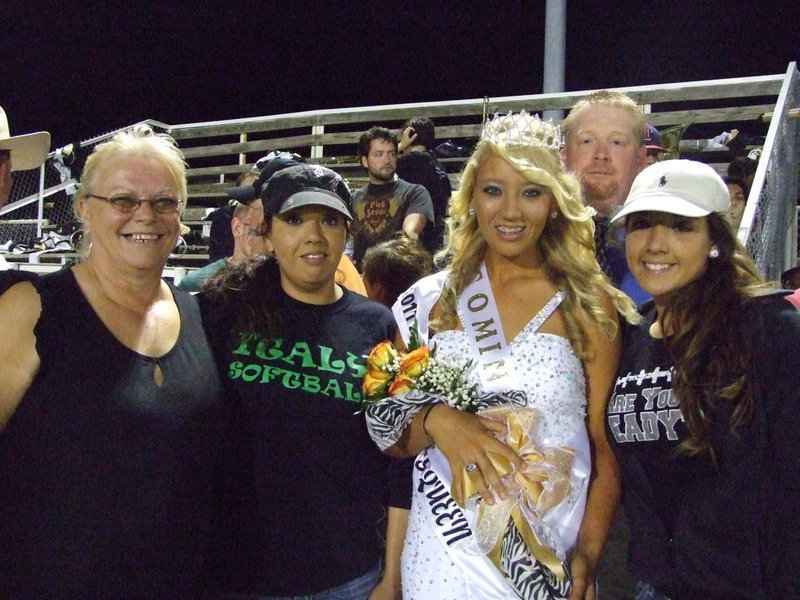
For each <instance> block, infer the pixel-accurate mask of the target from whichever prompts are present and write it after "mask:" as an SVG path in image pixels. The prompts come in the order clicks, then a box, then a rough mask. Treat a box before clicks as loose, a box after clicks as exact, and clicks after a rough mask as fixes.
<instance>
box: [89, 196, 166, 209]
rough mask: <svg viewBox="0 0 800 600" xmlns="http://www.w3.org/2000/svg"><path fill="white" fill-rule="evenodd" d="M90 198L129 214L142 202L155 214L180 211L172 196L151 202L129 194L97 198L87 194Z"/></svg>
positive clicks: (158, 198) (161, 197)
mask: <svg viewBox="0 0 800 600" xmlns="http://www.w3.org/2000/svg"><path fill="white" fill-rule="evenodd" d="M89 196H90V197H92V198H97V199H98V200H102V201H104V202H108V203H109V204H110V205H111V206H113V207H114V208H116V209H117V210H118V211H120V212H125V213H131V212H135V211H137V210H139V207H140V206H141V205H142V203H143V202H147V203H148V204H149V205H150V208H152V209H153V210H154V211H155V212H157V213H176V212H178V210H179V209H180V206H181V201H180V200H178V199H177V198H173V197H172V196H158V197H157V198H153V199H152V200H145V199H143V198H137V197H136V196H132V195H131V194H117V195H115V196H111V197H109V196H98V195H97V194H89Z"/></svg>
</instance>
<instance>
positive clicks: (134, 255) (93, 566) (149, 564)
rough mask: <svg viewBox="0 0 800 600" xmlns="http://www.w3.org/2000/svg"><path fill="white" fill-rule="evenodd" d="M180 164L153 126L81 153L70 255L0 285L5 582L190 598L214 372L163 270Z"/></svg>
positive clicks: (75, 594) (203, 518)
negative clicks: (80, 256)
mask: <svg viewBox="0 0 800 600" xmlns="http://www.w3.org/2000/svg"><path fill="white" fill-rule="evenodd" d="M185 199H186V179H185V164H184V161H183V156H182V154H181V153H180V151H179V150H178V149H177V147H176V146H175V144H174V142H173V141H172V140H171V139H170V138H169V137H167V136H164V135H155V134H153V132H152V131H151V130H149V129H148V128H140V129H136V130H134V131H132V132H123V133H120V134H117V135H116V136H115V137H114V138H113V139H112V140H110V141H108V142H106V143H103V144H100V145H98V146H97V148H96V149H95V151H94V153H93V154H92V155H91V156H90V157H89V159H88V161H87V163H86V167H85V169H84V173H83V178H82V181H81V186H80V190H79V192H78V193H77V195H76V197H75V203H76V205H75V207H76V212H77V213H78V215H79V217H80V218H81V220H82V221H83V223H84V229H85V248H86V254H85V258H84V260H83V261H82V262H80V264H78V265H76V266H74V267H72V268H69V269H64V270H62V271H58V272H55V273H52V274H48V275H44V276H40V277H35V278H32V280H30V281H23V282H20V283H17V284H16V285H13V286H11V287H10V288H9V289H8V290H7V291H6V292H5V293H4V294H3V295H2V296H0V322H2V323H3V335H2V338H1V339H0V352H2V355H3V357H4V364H3V366H2V367H0V498H2V501H1V502H2V509H1V510H0V563H1V564H2V565H3V567H2V569H0V589H2V590H3V593H4V596H7V597H14V598H89V597H114V598H128V599H130V598H186V597H191V595H192V594H193V589H194V586H195V576H196V573H197V571H198V569H199V563H200V562H201V560H202V553H203V550H204V549H205V546H206V542H207V536H208V525H207V523H208V521H209V515H208V514H207V511H208V506H209V504H210V503H209V498H208V497H207V494H208V490H209V489H210V487H211V486H210V483H211V473H212V467H213V464H214V455H215V452H216V450H217V448H218V445H219V440H220V438H221V424H222V422H223V419H222V418H221V417H222V415H221V402H220V393H219V380H218V377H217V374H216V369H215V367H214V363H213V358H212V356H211V353H210V350H209V347H208V343H207V340H206V337H205V334H204V333H203V330H202V327H201V323H200V315H199V310H198V308H197V305H196V303H195V301H194V299H193V298H192V297H191V296H190V295H189V294H186V293H183V292H179V291H177V290H175V289H174V288H173V287H172V286H171V285H169V284H167V283H166V282H165V281H163V280H162V278H161V274H162V270H163V268H164V265H165V264H166V261H167V258H168V256H169V254H170V251H171V250H172V249H173V247H174V246H175V243H176V240H177V238H178V234H179V230H180V210H181V208H182V206H183V204H184V202H185Z"/></svg>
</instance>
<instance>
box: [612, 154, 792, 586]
mask: <svg viewBox="0 0 800 600" xmlns="http://www.w3.org/2000/svg"><path fill="white" fill-rule="evenodd" d="M729 204H730V200H729V194H728V190H727V187H726V185H725V183H724V182H723V181H722V179H721V178H720V177H719V175H717V173H716V172H715V171H714V169H713V168H711V167H710V166H708V165H705V164H702V163H699V162H694V161H688V160H668V161H663V162H659V163H656V164H654V165H652V166H650V167H647V168H646V169H644V170H643V171H642V172H641V173H640V174H639V175H638V176H637V178H636V179H635V180H634V182H633V186H632V187H631V191H630V195H629V196H628V199H627V201H626V202H625V204H624V206H623V208H622V209H621V210H620V212H619V214H617V215H616V217H615V220H620V219H625V226H626V230H627V237H626V251H627V258H628V264H629V266H630V269H631V272H632V273H633V275H634V276H635V277H636V279H637V281H638V282H639V283H640V285H641V286H642V288H644V290H645V291H647V292H648V293H650V294H651V295H652V297H653V300H652V301H651V302H648V303H646V304H645V305H643V306H642V307H641V309H640V310H641V312H642V313H643V317H644V318H643V321H642V323H641V324H640V325H638V326H636V327H632V328H629V330H628V331H627V333H626V337H625V340H624V344H623V348H624V350H623V356H622V360H621V363H620V369H619V372H618V377H617V382H616V385H615V389H614V393H613V394H612V396H611V400H610V401H609V406H608V410H607V415H606V418H607V431H608V434H609V438H610V442H611V446H612V448H613V449H614V452H615V455H616V457H617V459H618V461H619V464H620V466H621V470H622V474H623V483H624V488H625V493H624V498H625V500H624V502H625V514H626V516H627V518H628V522H629V525H630V529H631V540H630V549H629V568H630V570H631V573H632V575H633V576H634V578H635V579H636V580H638V584H637V590H636V598H637V599H638V598H650V599H653V600H658V599H662V598H682V599H684V598H711V597H713V598H722V597H724V598H761V597H765V598H766V597H769V598H789V597H793V598H794V597H800V544H798V543H797V540H798V539H800V524H799V523H800V522H798V520H797V518H796V513H795V511H796V506H797V502H798V500H800V451H798V449H797V448H798V446H797V443H796V440H797V438H798V436H799V435H800V376H799V375H798V369H797V365H798V362H799V361H800V312H798V311H797V309H796V308H795V307H794V306H793V305H792V304H790V303H789V302H787V301H786V300H785V299H784V298H783V294H782V293H774V292H775V290H774V288H773V287H772V286H771V285H769V284H767V283H766V282H765V281H764V279H763V277H762V276H761V274H760V273H759V272H758V269H757V268H756V266H755V265H754V264H753V262H752V261H751V260H750V258H749V257H748V256H747V254H746V251H745V250H744V248H743V247H742V245H741V244H740V243H739V242H738V240H737V239H736V237H735V236H734V233H733V231H732V229H731V227H730V224H729V222H730V221H729V219H730V216H729Z"/></svg>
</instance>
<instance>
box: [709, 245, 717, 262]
mask: <svg viewBox="0 0 800 600" xmlns="http://www.w3.org/2000/svg"><path fill="white" fill-rule="evenodd" d="M708 258H710V259H711V260H714V259H715V258H719V250H718V249H716V248H712V249H711V250H710V251H709V253H708Z"/></svg>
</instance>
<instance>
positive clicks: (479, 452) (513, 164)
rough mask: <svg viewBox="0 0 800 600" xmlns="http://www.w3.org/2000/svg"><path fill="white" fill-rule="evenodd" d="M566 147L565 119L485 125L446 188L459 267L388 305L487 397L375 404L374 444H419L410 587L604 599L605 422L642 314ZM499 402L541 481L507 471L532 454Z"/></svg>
mask: <svg viewBox="0 0 800 600" xmlns="http://www.w3.org/2000/svg"><path fill="white" fill-rule="evenodd" d="M559 146H560V131H559V130H558V128H557V127H554V126H553V125H552V124H550V123H549V122H542V121H540V120H539V118H538V117H536V116H531V115H528V114H527V113H525V112H524V111H523V112H521V113H520V114H516V115H515V114H509V115H507V116H503V117H495V118H494V119H492V120H491V121H489V122H488V123H487V125H486V126H485V128H484V131H483V133H482V134H481V141H480V142H479V143H478V146H477V148H476V150H475V152H474V154H473V155H472V157H471V158H470V160H469V162H468V163H467V166H466V168H465V170H464V172H463V174H462V177H461V185H460V188H459V190H458V192H456V193H455V195H454V196H453V199H452V205H451V208H450V220H449V223H448V230H449V236H448V244H447V246H446V248H445V249H444V250H443V254H447V255H449V256H450V257H452V263H451V266H450V269H449V270H448V271H444V272H441V273H437V274H435V275H432V276H429V277H427V278H425V279H423V280H421V281H420V282H418V283H417V284H416V285H415V286H413V287H412V288H411V289H409V290H408V291H407V292H406V293H404V294H403V295H401V296H400V298H399V299H398V301H397V303H396V304H395V306H394V313H395V318H396V319H397V321H398V324H399V328H400V332H401V335H402V336H403V342H404V343H405V344H408V342H409V335H410V332H411V330H412V329H416V330H417V332H418V333H419V335H420V337H421V340H422V341H423V342H427V341H429V342H430V344H431V345H434V344H435V350H434V356H435V360H436V361H439V362H441V363H448V362H450V363H451V364H453V365H462V366H465V367H466V368H467V370H466V374H467V377H468V378H469V383H470V384H476V385H477V391H478V394H477V405H478V408H481V409H485V408H490V407H492V406H495V408H494V409H493V410H489V411H488V412H487V411H482V413H481V414H480V415H477V416H476V415H474V414H470V413H469V412H465V411H459V410H456V409H455V408H452V407H451V406H450V405H449V404H448V403H447V402H446V401H445V400H446V399H445V398H442V397H434V396H431V395H426V394H424V393H422V392H420V391H419V390H416V391H411V392H409V393H406V394H402V395H399V396H390V397H389V398H387V399H385V400H383V401H381V402H379V403H376V404H373V405H371V406H370V407H369V408H368V410H367V416H368V425H369V427H370V433H371V435H372V437H373V439H374V440H375V442H376V443H377V444H378V446H379V447H380V448H381V449H383V450H384V451H385V452H387V453H389V454H393V455H398V456H402V455H414V454H416V453H419V456H418V457H417V459H416V461H415V469H414V499H413V505H412V510H411V517H410V523H409V531H408V535H407V537H406V543H405V549H404V551H403V597H404V598H405V599H406V600H409V599H413V598H438V599H453V600H456V599H458V600H460V599H463V598H470V599H489V598H492V599H494V598H498V599H499V598H503V599H506V598H508V599H514V598H524V599H551V598H594V597H595V586H594V571H595V567H596V565H597V562H598V559H599V556H600V552H601V550H602V547H603V544H604V542H605V538H606V534H607V532H608V529H609V526H610V523H611V520H612V516H613V513H614V511H615V507H616V506H617V504H618V501H619V494H620V492H619V474H618V471H617V468H616V463H615V462H614V459H613V455H612V454H611V451H610V449H609V446H608V443H607V441H606V438H605V435H604V429H603V427H604V425H603V415H604V410H605V406H606V401H607V399H608V397H609V393H610V390H611V387H612V384H613V378H614V375H615V372H616V368H617V364H618V362H619V355H620V341H619V339H620V338H619V323H618V312H622V313H623V314H624V315H625V316H626V317H629V318H631V319H635V318H636V317H635V312H634V308H633V305H632V303H631V302H630V300H629V299H628V298H627V297H626V296H624V295H623V294H621V293H620V292H618V291H617V290H616V289H614V288H613V287H612V286H611V285H610V283H609V281H608V279H607V278H606V276H605V275H604V274H603V273H602V271H601V270H600V267H599V266H598V264H597V261H596V259H595V252H594V242H593V235H592V234H593V226H592V218H591V217H592V211H591V209H589V208H586V207H584V205H583V203H582V201H581V194H580V185H579V183H578V181H577V179H576V178H575V177H574V176H573V175H571V174H569V173H567V172H566V171H565V169H564V166H563V164H562V162H561V158H560V155H559ZM470 360H471V361H472V362H468V361H470ZM498 404H505V405H506V406H509V405H511V406H513V407H514V408H513V411H514V413H516V414H519V415H525V417H524V418H523V417H520V419H521V420H524V419H528V421H527V427H526V430H527V432H528V434H529V443H528V444H527V445H526V446H525V447H524V448H523V452H522V454H524V455H525V456H526V458H527V459H530V458H531V454H530V450H531V448H532V447H533V448H535V449H536V451H535V452H534V457H538V459H542V462H540V463H539V469H538V472H536V471H537V469H533V471H534V472H535V473H534V474H533V476H532V478H533V479H534V480H537V476H538V477H539V478H538V481H542V479H544V480H545V483H544V485H543V486H540V487H539V488H538V491H537V490H536V489H534V491H533V492H532V493H531V492H529V493H528V494H527V495H526V494H522V495H520V485H519V484H520V478H519V477H516V476H515V474H521V473H530V472H531V469H532V463H531V462H530V461H529V460H523V458H522V456H521V455H520V454H521V453H520V451H519V447H518V446H517V447H515V448H512V447H511V446H510V445H507V444H506V443H503V442H501V441H500V440H499V439H498V437H499V436H502V435H503V434H504V433H505V432H506V431H507V429H509V428H510V427H512V419H511V418H509V416H508V411H507V410H505V411H504V410H503V409H499V410H498V409H497V408H496V406H497V405H498ZM503 439H506V440H507V441H509V443H511V442H510V440H509V438H506V437H504V438H503ZM525 451H527V453H526V452H525ZM538 459H537V458H533V461H534V462H535V461H536V460H538ZM504 462H505V466H506V467H509V466H510V470H511V471H512V473H507V471H509V469H508V468H506V469H503V470H501V471H498V468H501V465H502V463H504ZM537 473H538V475H537ZM548 474H549V475H548ZM523 479H524V478H523ZM536 487H537V486H536V484H533V488H536ZM518 500H520V502H518ZM509 512H510V513H511V516H510V517H509ZM517 512H522V513H523V517H524V518H523V519H521V520H520V519H519V518H518V515H517V514H516V513H517ZM493 519H494V520H496V521H497V523H499V533H498V532H497V523H495V524H494V528H493V527H492V520H493Z"/></svg>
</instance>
